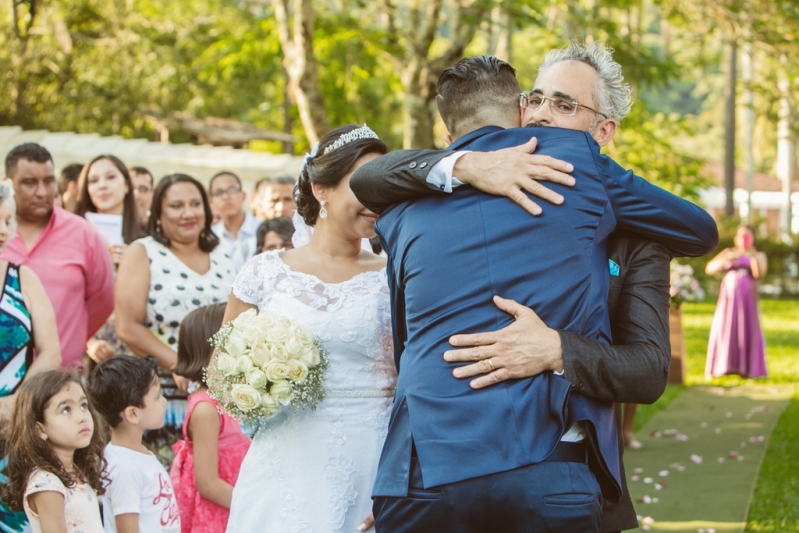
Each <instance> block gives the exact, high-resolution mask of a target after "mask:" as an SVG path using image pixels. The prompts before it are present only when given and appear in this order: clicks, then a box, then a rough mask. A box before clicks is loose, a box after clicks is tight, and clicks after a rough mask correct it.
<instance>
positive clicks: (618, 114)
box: [538, 41, 633, 129]
mask: <svg viewBox="0 0 799 533" xmlns="http://www.w3.org/2000/svg"><path fill="white" fill-rule="evenodd" d="M561 61H580V62H582V63H585V64H586V65H589V66H591V67H592V68H593V69H594V70H596V73H597V84H596V87H594V92H593V96H594V103H595V105H596V110H597V111H599V112H600V113H602V114H603V115H605V116H606V117H608V118H611V119H613V120H615V121H616V122H621V120H622V119H623V118H624V117H625V116H627V113H629V112H630V109H631V108H632V106H633V104H632V89H631V88H630V85H629V84H627V83H624V76H623V75H622V73H621V65H619V64H618V63H617V62H616V61H614V60H613V48H608V47H606V46H605V45H604V44H602V43H600V42H596V41H595V42H593V43H591V44H589V45H586V44H583V43H580V42H578V41H571V42H570V43H569V46H567V47H566V48H561V49H559V50H552V51H551V52H549V53H548V54H547V55H546V57H545V58H544V62H543V63H542V64H541V67H540V68H539V69H538V73H539V75H540V74H541V73H543V72H544V71H545V70H546V69H547V68H549V67H551V66H552V65H554V64H555V63H559V62H561ZM601 121H602V117H600V116H597V117H595V118H594V122H593V123H592V124H591V129H593V128H594V126H596V125H597V124H599V122H601Z"/></svg>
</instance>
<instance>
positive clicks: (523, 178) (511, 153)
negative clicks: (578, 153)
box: [351, 43, 670, 532]
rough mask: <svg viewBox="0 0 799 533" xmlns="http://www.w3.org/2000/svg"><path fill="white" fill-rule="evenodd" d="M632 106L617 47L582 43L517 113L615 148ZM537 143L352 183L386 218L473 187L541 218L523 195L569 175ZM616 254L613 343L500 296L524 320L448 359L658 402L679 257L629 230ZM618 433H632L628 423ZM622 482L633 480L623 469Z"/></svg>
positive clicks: (612, 254) (616, 524) (609, 517)
mask: <svg viewBox="0 0 799 533" xmlns="http://www.w3.org/2000/svg"><path fill="white" fill-rule="evenodd" d="M630 107H631V102H630V89H629V87H628V86H627V85H626V84H624V83H623V77H622V75H621V68H620V66H619V65H618V63H616V62H615V61H613V59H612V55H611V52H610V50H608V49H607V48H605V47H604V46H602V45H601V44H599V43H594V44H591V45H589V46H585V45H581V44H579V43H571V44H570V45H569V46H568V47H566V48H565V49H562V50H554V51H552V52H550V53H549V54H547V57H546V59H545V61H544V63H543V65H542V67H541V69H540V70H539V76H538V79H537V80H536V82H535V86H534V87H533V89H532V91H530V92H528V93H523V94H522V95H521V98H520V107H519V109H518V111H519V113H520V115H521V116H522V118H523V121H522V123H524V124H528V125H530V126H556V127H561V128H567V129H575V130H580V131H587V132H589V133H590V134H591V136H592V137H593V138H594V140H596V142H597V143H598V144H599V145H600V146H604V145H605V144H607V143H609V142H610V141H611V140H612V138H613V135H614V134H615V131H616V127H617V125H618V122H619V121H620V120H621V119H622V118H623V117H624V116H625V115H626V114H627V113H628V112H629V109H630ZM531 134H534V131H531ZM534 148H535V140H534V139H533V140H531V142H529V143H527V144H525V145H522V146H521V147H517V148H511V149H504V150H499V151H496V152H485V153H480V152H468V153H467V152H457V153H453V154H452V155H448V154H447V153H442V152H437V151H400V152H393V153H391V154H389V155H388V156H383V157H381V158H378V159H377V160H375V161H373V162H371V163H368V164H366V165H364V166H363V167H361V169H359V170H358V171H357V172H356V173H355V175H354V176H353V177H352V179H351V187H352V189H353V191H354V192H355V194H356V196H358V198H359V200H360V201H361V202H362V203H363V204H364V205H365V206H366V207H369V208H370V209H373V210H375V211H376V212H382V211H384V210H386V209H387V208H388V207H390V206H392V205H394V204H397V203H399V202H402V201H404V200H409V199H413V198H415V197H419V196H423V195H429V194H436V193H437V192H438V191H445V192H451V191H452V188H453V187H457V186H459V185H461V184H463V183H468V184H470V185H472V186H474V187H476V188H478V189H481V190H483V191H485V192H490V193H493V194H498V195H503V196H508V197H509V198H511V199H512V200H514V201H515V202H517V203H518V204H519V205H521V206H522V207H524V208H525V209H527V210H528V211H529V212H530V213H532V214H534V215H538V214H540V213H541V208H540V207H539V206H538V205H536V204H535V203H533V201H532V200H531V199H530V198H529V197H528V195H527V194H524V193H525V192H527V193H531V194H536V195H537V196H539V197H541V198H544V199H546V200H549V201H551V202H552V203H555V204H559V203H561V202H563V197H562V196H561V195H558V194H555V193H554V192H552V191H549V190H548V189H546V188H545V187H543V186H542V185H541V184H540V183H538V182H537V181H535V180H540V179H548V180H550V181H554V182H557V183H564V180H563V176H562V175H561V173H560V172H558V171H559V170H562V167H560V166H558V164H557V162H555V161H552V160H551V158H548V157H546V156H537V155H530V154H529V152H530V151H532V149H534ZM453 175H455V176H457V177H458V179H455V178H454V177H453ZM531 178H532V179H531ZM566 201H569V200H566ZM550 209H553V208H550ZM554 209H556V208H554ZM607 254H608V258H609V260H610V275H611V277H610V292H609V298H608V311H609V315H610V319H611V326H612V332H613V341H614V343H615V345H614V346H608V345H605V344H602V343H600V342H599V341H597V340H595V339H591V338H586V337H583V336H581V335H579V334H576V333H574V332H569V331H564V330H557V331H556V330H552V329H550V328H548V327H547V326H546V325H545V324H544V323H543V322H542V321H541V320H540V319H539V318H538V316H537V315H536V313H535V312H533V311H532V310H531V309H528V308H526V307H523V306H521V305H519V304H518V303H516V302H513V301H510V300H501V301H500V302H499V304H498V305H499V306H500V309H501V310H502V311H505V312H507V313H509V314H511V315H512V316H513V317H514V319H515V321H514V322H513V323H511V324H510V325H509V326H507V327H506V328H504V329H501V330H499V331H496V332H490V333H480V334H474V335H456V336H454V337H452V338H451V340H450V342H451V344H452V345H453V346H454V347H456V348H460V349H458V350H450V351H448V352H446V354H442V355H443V356H444V358H445V359H446V360H447V361H449V362H453V363H456V362H469V363H472V364H470V365H468V366H460V367H458V368H455V369H454V371H453V373H454V375H455V377H457V378H461V379H462V378H472V377H474V376H479V377H476V378H475V379H473V380H472V381H471V383H470V385H471V386H472V388H474V389H481V388H485V387H490V386H492V385H494V384H496V383H499V382H503V381H506V380H508V379H519V378H526V377H531V376H535V375H538V374H540V373H541V372H543V371H545V370H548V369H557V370H560V371H562V372H563V377H564V378H566V379H567V380H568V381H569V382H571V384H572V390H573V391H574V392H575V393H579V394H582V395H585V396H587V397H590V398H594V399H597V400H602V401H611V402H637V403H652V402H653V401H655V400H656V399H657V398H658V397H659V396H660V394H661V393H662V391H663V389H664V387H665V384H666V380H667V375H668V365H669V360H670V350H669V332H668V286H669V266H668V263H669V259H670V254H669V251H667V250H666V249H665V248H663V247H662V246H660V245H657V244H654V243H652V242H650V241H648V240H645V239H642V238H640V237H638V236H636V235H633V234H629V233H624V232H621V231H616V232H614V233H613V234H612V235H611V237H610V239H609V241H608V245H607ZM617 431H618V432H619V433H621V431H620V427H619V428H617ZM620 452H621V450H620ZM621 478H622V480H624V479H625V476H624V474H623V473H622V476H621ZM623 489H624V491H623V495H622V499H621V501H620V502H619V503H618V504H617V505H610V504H608V503H605V505H604V506H603V512H602V531H603V532H610V531H620V530H622V529H630V528H634V527H636V526H637V522H636V517H635V511H634V509H633V507H632V503H631V501H630V497H629V494H628V492H627V490H626V486H624V487H623Z"/></svg>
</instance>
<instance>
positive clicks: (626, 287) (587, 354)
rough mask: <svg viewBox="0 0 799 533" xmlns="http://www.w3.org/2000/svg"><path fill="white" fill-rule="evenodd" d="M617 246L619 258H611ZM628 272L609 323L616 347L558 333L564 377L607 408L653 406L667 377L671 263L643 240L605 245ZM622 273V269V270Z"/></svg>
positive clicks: (661, 250) (662, 251)
mask: <svg viewBox="0 0 799 533" xmlns="http://www.w3.org/2000/svg"><path fill="white" fill-rule="evenodd" d="M612 246H616V247H617V249H618V250H619V251H621V255H620V256H619V255H618V254H616V255H612V253H611V247H612ZM608 257H618V261H619V264H620V265H622V269H623V270H624V271H625V272H626V275H625V278H624V280H623V283H622V284H621V290H620V292H619V295H618V303H617V304H616V305H615V311H614V310H613V307H614V306H613V305H612V304H613V303H614V302H610V304H611V305H610V308H611V313H610V319H611V326H612V330H613V342H614V346H608V345H605V344H602V343H600V342H599V341H597V340H594V339H588V338H585V337H582V336H580V335H577V334H574V333H571V332H567V331H559V333H560V337H561V342H562V344H563V365H564V377H565V378H566V379H568V380H569V381H570V382H571V383H573V384H574V388H575V391H576V392H579V393H581V394H585V395H586V396H589V397H592V398H596V399H599V400H604V401H609V402H631V403H653V402H654V401H656V400H657V399H658V398H659V397H660V395H661V394H662V393H663V390H664V389H665V388H666V382H667V380H668V374H669V364H670V362H671V346H670V341H669V261H670V260H671V256H670V255H669V252H668V251H667V250H666V249H665V248H664V247H662V246H660V245H658V244H655V243H653V242H650V241H646V240H643V239H619V240H618V241H617V242H612V243H609V244H608ZM625 267H626V269H625Z"/></svg>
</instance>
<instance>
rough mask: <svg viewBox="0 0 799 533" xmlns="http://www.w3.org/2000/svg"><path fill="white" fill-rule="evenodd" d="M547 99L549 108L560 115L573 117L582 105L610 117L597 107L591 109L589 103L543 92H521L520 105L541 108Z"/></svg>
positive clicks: (534, 108) (602, 115)
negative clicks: (585, 103) (546, 94)
mask: <svg viewBox="0 0 799 533" xmlns="http://www.w3.org/2000/svg"><path fill="white" fill-rule="evenodd" d="M546 100H549V108H550V109H551V110H552V111H554V112H555V113H558V114H559V115H566V116H569V117H573V116H574V115H575V113H577V108H578V107H582V108H584V109H587V110H589V111H591V112H593V113H596V114H597V115H599V116H601V117H604V118H608V117H607V115H605V114H604V113H600V112H599V111H597V110H596V109H591V108H590V107H588V106H587V105H583V104H581V103H579V102H575V101H574V100H567V99H565V98H561V97H559V96H555V97H554V98H553V97H551V96H544V95H543V94H538V93H520V94H519V105H520V106H522V107H524V108H526V109H532V110H533V111H535V110H536V109H539V108H540V107H541V106H542V105H544V101H546Z"/></svg>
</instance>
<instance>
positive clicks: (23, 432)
mask: <svg viewBox="0 0 799 533" xmlns="http://www.w3.org/2000/svg"><path fill="white" fill-rule="evenodd" d="M65 385H75V386H77V387H80V388H81V389H83V385H81V383H80V380H79V379H78V378H77V377H75V376H73V375H72V374H69V373H67V372H64V371H62V370H50V371H48V372H42V373H41V374H36V375H35V376H33V377H32V378H30V379H28V380H27V381H25V382H23V383H22V386H21V387H20V388H19V393H18V395H17V400H16V403H15V404H14V417H13V419H12V422H11V436H10V437H9V439H8V441H6V451H7V453H8V465H7V466H6V475H7V476H8V482H7V483H5V484H3V485H0V499H2V500H3V501H4V502H5V503H6V504H8V505H9V506H10V507H11V508H12V509H13V510H15V511H22V510H23V508H22V499H23V495H24V494H25V488H26V486H27V484H28V477H29V476H30V475H31V472H33V471H34V470H35V469H37V468H38V469H41V470H44V471H46V472H50V473H51V474H53V475H55V476H56V477H58V479H60V480H61V483H63V484H64V486H65V487H73V486H75V485H76V484H79V483H88V484H89V485H91V487H92V488H93V489H94V490H95V491H97V493H98V494H103V493H104V492H105V489H104V488H103V486H104V485H105V482H107V481H108V479H107V478H106V477H105V469H106V462H105V459H104V458H103V448H104V447H105V435H104V432H103V425H102V421H101V420H100V417H99V416H98V415H97V412H96V411H95V410H94V408H93V407H92V402H91V400H89V413H90V414H91V417H92V421H93V422H94V433H92V438H91V441H89V445H88V446H87V447H86V448H81V449H79V450H75V454H74V456H73V464H74V470H75V471H74V473H71V472H67V471H66V469H65V468H64V465H63V464H62V463H61V460H60V459H59V458H58V455H56V453H55V451H53V448H52V446H51V445H50V444H49V443H48V442H47V441H45V440H43V439H42V438H41V436H40V431H39V428H38V427H37V425H36V423H37V422H38V423H40V424H44V411H45V410H46V409H47V407H48V406H49V404H50V400H51V399H52V398H53V396H55V395H56V394H58V393H59V392H60V391H61V389H63V388H64V386H65Z"/></svg>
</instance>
